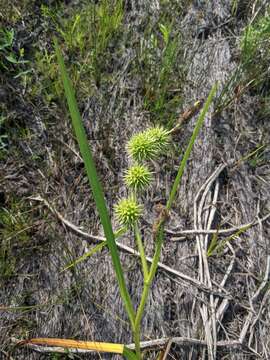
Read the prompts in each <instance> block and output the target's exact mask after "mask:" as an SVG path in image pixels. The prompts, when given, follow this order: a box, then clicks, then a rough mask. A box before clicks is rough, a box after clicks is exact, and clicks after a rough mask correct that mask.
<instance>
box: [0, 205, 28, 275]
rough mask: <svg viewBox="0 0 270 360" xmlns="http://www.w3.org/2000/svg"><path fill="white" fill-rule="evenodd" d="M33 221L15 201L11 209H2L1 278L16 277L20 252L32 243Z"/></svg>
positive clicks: (0, 237)
mask: <svg viewBox="0 0 270 360" xmlns="http://www.w3.org/2000/svg"><path fill="white" fill-rule="evenodd" d="M32 225H33V221H32V220H31V217H30V214H29V212H28V211H27V209H26V208H25V207H24V206H22V204H21V203H20V202H18V201H15V200H13V201H12V203H11V204H10V206H9V207H2V208H0V278H3V279H8V278H10V277H12V276H14V275H16V264H17V261H18V251H19V252H20V251H21V249H23V248H24V247H25V246H26V245H27V244H29V241H30V235H29V231H30V229H31V228H32Z"/></svg>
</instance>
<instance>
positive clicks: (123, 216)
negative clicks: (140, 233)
mask: <svg viewBox="0 0 270 360" xmlns="http://www.w3.org/2000/svg"><path fill="white" fill-rule="evenodd" d="M114 209H115V214H116V217H117V220H118V221H119V223H120V224H121V225H123V226H127V227H133V226H134V225H135V224H136V222H137V221H138V220H139V218H140V216H142V213H143V207H142V205H140V204H138V202H137V200H136V199H135V197H133V196H131V197H129V198H127V199H121V200H120V201H119V202H118V204H116V205H115V207H114Z"/></svg>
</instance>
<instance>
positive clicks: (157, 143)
mask: <svg viewBox="0 0 270 360" xmlns="http://www.w3.org/2000/svg"><path fill="white" fill-rule="evenodd" d="M56 54H57V59H58V63H59V67H60V72H61V77H62V81H63V84H64V89H65V95H66V99H67V102H68V107H69V111H70V115H71V119H72V123H73V127H74V131H75V134H76V137H77V141H78V144H79V148H80V151H81V155H82V157H83V160H84V164H85V168H86V172H87V176H88V179H89V184H90V186H91V188H92V191H93V196H94V200H95V203H96V206H97V209H98V211H99V215H100V219H101V223H102V226H103V230H104V233H105V237H106V243H107V246H108V248H109V251H110V254H111V258H112V263H113V267H114V270H115V274H116V278H117V281H118V285H119V290H120V294H121V297H122V300H123V303H124V305H125V309H126V312H127V315H128V318H129V321H130V326H131V330H132V334H133V339H134V342H135V353H134V352H132V351H131V350H129V349H127V348H126V347H125V346H124V345H120V344H115V345H113V344H107V343H103V345H100V344H99V346H101V348H102V349H103V351H107V352H116V353H120V354H122V355H123V356H125V357H126V358H127V359H132V360H135V359H137V360H141V359H142V353H141V348H140V340H141V331H140V328H141V321H142V317H143V314H144V309H145V305H146V302H147V299H148V294H149V291H150V287H151V284H152V282H153V279H154V277H155V274H156V271H157V266H158V262H159V258H160V254H161V249H162V244H163V241H164V224H165V222H166V221H167V219H168V217H169V212H170V209H171V207H172V205H173V201H174V199H175V195H176V192H177V189H178V187H179V184H180V182H181V178H182V175H183V172H184V169H185V166H186V164H187V160H188V158H189V156H190V153H191V150H192V147H193V145H194V142H195V140H196V138H197V136H198V133H199V130H200V128H201V126H202V124H203V121H204V118H205V115H206V112H207V111H208V109H209V106H210V104H211V102H212V99H213V97H214V95H215V92H216V86H213V88H212V90H211V92H210V94H209V96H208V98H207V101H206V103H205V105H204V108H203V110H202V112H201V114H200V116H199V118H198V121H197V123H196V126H195V128H194V131H193V134H192V136H191V138H190V141H189V144H188V146H187V149H186V151H185V153H184V156H183V158H182V161H181V163H180V166H179V170H178V173H177V176H176V179H175V181H174V184H173V187H172V190H171V193H170V196H169V199H168V201H167V204H166V206H164V208H163V209H162V211H161V212H160V215H159V217H158V219H157V220H156V222H155V224H154V225H155V232H154V233H153V240H154V242H155V253H154V257H153V262H152V264H151V265H148V264H147V261H146V256H145V252H144V247H143V244H142V240H141V233H140V230H139V226H138V225H139V218H140V215H141V214H142V209H143V208H142V205H140V204H139V203H138V199H137V194H136V192H134V187H133V184H134V183H136V184H138V183H139V184H140V185H141V190H143V188H144V187H147V186H148V185H149V181H148V180H147V181H145V174H146V173H147V174H149V173H148V172H147V170H146V169H145V168H144V169H143V171H138V168H137V170H136V171H135V172H134V173H133V174H132V182H131V183H130V181H127V184H128V187H129V189H130V191H131V192H132V196H130V197H128V198H127V199H122V200H120V202H119V203H118V204H117V205H116V206H115V211H116V216H117V218H118V220H119V222H120V224H121V226H123V227H124V228H126V229H128V228H129V229H132V230H133V231H134V237H135V240H136V243H137V246H138V249H139V253H140V258H141V263H142V273H143V276H144V282H143V284H144V285H143V291H142V295H141V299H140V303H139V306H138V308H137V309H134V306H133V304H132V301H131V298H130V295H129V293H128V290H127V286H126V281H125V277H124V272H123V269H122V265H121V262H120V256H119V253H118V249H117V246H116V242H115V234H114V232H113V230H112V224H111V220H110V217H109V213H108V210H107V206H106V203H105V198H104V194H103V190H102V187H101V184H100V181H99V179H98V175H97V171H96V167H95V164H94V161H93V157H92V154H91V151H90V149H89V145H88V142H87V138H86V133H85V130H84V128H83V124H82V120H81V117H80V113H79V110H78V105H77V102H76V99H75V94H74V90H73V87H72V84H71V81H70V79H69V77H68V74H67V71H66V68H65V65H64V61H63V57H62V55H61V52H60V49H59V46H58V45H57V43H56ZM169 133H170V131H169V130H165V129H163V128H151V129H147V130H146V131H144V132H142V133H141V134H140V136H141V138H140V141H139V143H138V142H137V141H134V139H136V138H137V137H138V135H134V137H133V138H132V139H131V141H130V143H129V146H128V149H129V153H130V156H131V158H132V160H133V161H134V162H135V163H136V162H137V161H138V159H139V160H140V161H144V162H147V161H149V160H151V159H152V156H153V154H154V155H156V154H158V153H159V154H160V153H162V152H164V151H165V150H166V147H167V145H168V139H169ZM142 139H144V140H145V141H146V143H147V151H145V146H144V145H145V144H144V143H143V141H142ZM149 139H150V140H149ZM134 143H135V149H136V151H135V152H134V151H133V150H132V149H133V146H134ZM151 147H152V149H151ZM138 154H140V155H139V156H138ZM142 154H143V156H142ZM136 166H137V165H136ZM132 168H133V169H134V167H131V169H132ZM141 169H142V168H141ZM142 172H143V176H142V175H141V174H142ZM148 176H149V175H147V179H148ZM135 178H136V179H135ZM142 178H143V181H142ZM129 179H130V177H129ZM142 185H143V186H142ZM32 341H33V342H35V343H37V342H38V341H40V339H36V340H35V339H33V340H32ZM57 341H58V343H60V342H61V341H62V342H64V341H66V342H68V341H69V342H70V340H57ZM46 343H47V344H49V342H48V339H46ZM55 343H56V342H55ZM101 344H102V343H101ZM87 346H88V348H89V346H92V348H97V347H95V346H97V343H91V345H89V343H88V344H87ZM104 349H106V350H104Z"/></svg>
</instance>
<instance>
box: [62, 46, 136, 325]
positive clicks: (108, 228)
mask: <svg viewBox="0 0 270 360" xmlns="http://www.w3.org/2000/svg"><path fill="white" fill-rule="evenodd" d="M55 50H56V55H57V60H58V64H59V68H60V73H61V77H62V81H63V85H64V89H65V95H66V99H67V103H68V107H69V112H70V116H71V119H72V124H73V128H74V131H75V134H76V137H77V141H78V143H79V148H80V152H81V155H82V158H83V161H84V165H85V168H86V173H87V176H88V180H89V183H90V186H91V189H92V191H93V196H94V200H95V203H96V206H97V209H98V212H99V215H100V219H101V224H102V226H103V230H104V233H105V236H106V239H107V242H108V247H109V250H110V254H111V258H112V263H113V267H114V270H115V273H116V277H117V281H118V285H119V290H120V294H121V297H122V300H123V302H124V305H125V308H126V311H127V314H128V316H129V320H130V323H131V326H132V328H134V323H135V312H134V309H133V305H132V302H131V298H130V295H129V293H128V290H127V287H126V283H125V278H124V274H123V270H122V266H121V263H120V257H119V253H118V250H117V247H116V243H115V237H114V233H113V230H112V224H111V220H110V217H109V213H108V210H107V206H106V203H105V199H104V194H103V190H102V186H101V184H100V181H99V179H98V175H97V171H96V167H95V163H94V160H93V156H92V153H91V150H90V148H89V145H88V141H87V137H86V133H85V130H84V127H83V123H82V119H81V115H80V112H79V109H78V104H77V101H76V98H75V93H74V89H73V86H72V84H71V81H70V79H69V76H68V73H67V70H66V67H65V64H64V60H63V56H62V54H61V51H60V48H59V45H58V43H57V40H56V39H55Z"/></svg>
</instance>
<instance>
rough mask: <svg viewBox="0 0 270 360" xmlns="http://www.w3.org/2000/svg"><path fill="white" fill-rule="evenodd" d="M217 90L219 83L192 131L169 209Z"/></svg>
mask: <svg viewBox="0 0 270 360" xmlns="http://www.w3.org/2000/svg"><path fill="white" fill-rule="evenodd" d="M216 91H217V84H214V85H213V87H212V89H211V91H210V93H209V95H208V98H207V100H206V102H205V105H204V107H203V109H202V111H201V113H200V115H199V118H198V120H197V122H196V125H195V128H194V130H193V133H192V136H191V138H190V140H189V143H188V146H187V149H186V151H185V154H184V156H183V159H182V161H181V164H180V166H179V169H178V173H177V175H176V178H175V181H174V184H173V187H172V191H171V193H170V196H169V200H168V202H167V204H166V208H167V209H168V210H170V209H171V207H172V204H173V201H174V198H175V195H176V192H177V189H178V187H179V184H180V182H181V179H182V176H183V173H184V170H185V167H186V164H187V161H188V158H189V156H190V153H191V150H192V148H193V145H194V143H195V140H196V138H197V136H198V134H199V131H200V129H201V127H202V124H203V122H204V118H205V115H206V113H207V111H208V109H209V106H210V105H211V103H212V100H213V97H214V96H215V94H216Z"/></svg>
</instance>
